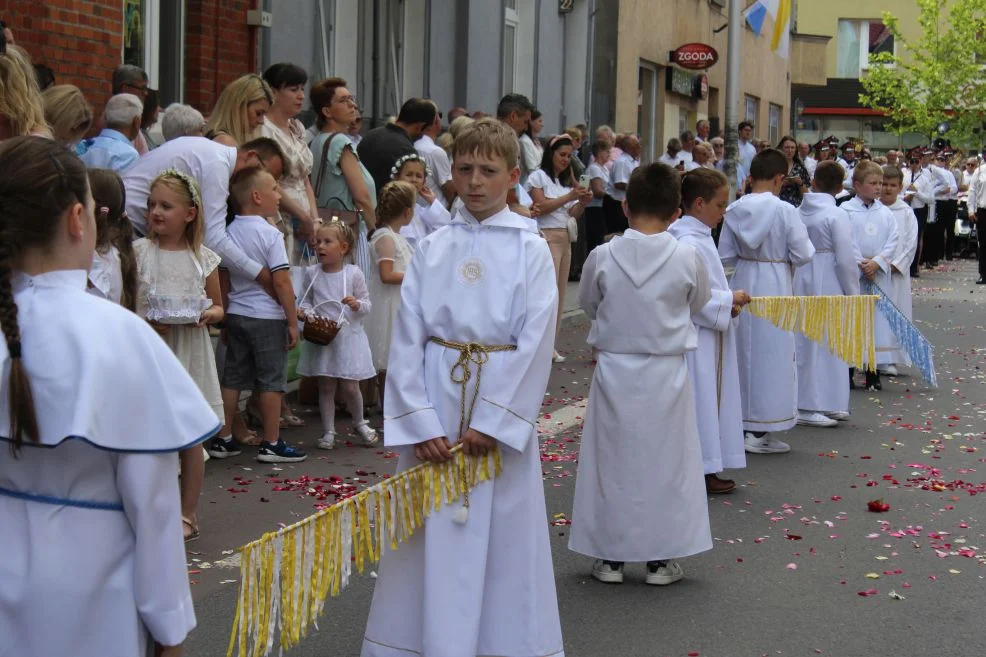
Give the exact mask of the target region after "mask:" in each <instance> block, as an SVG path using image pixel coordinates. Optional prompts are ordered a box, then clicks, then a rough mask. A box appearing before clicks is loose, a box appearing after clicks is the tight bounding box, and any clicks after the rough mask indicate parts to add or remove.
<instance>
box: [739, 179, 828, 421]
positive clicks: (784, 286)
mask: <svg viewBox="0 0 986 657" xmlns="http://www.w3.org/2000/svg"><path fill="white" fill-rule="evenodd" d="M814 254H815V247H813V246H812V245H811V240H809V239H808V232H807V231H806V230H805V225H804V224H803V223H802V222H801V219H800V218H799V217H798V211H797V210H795V209H794V207H793V206H792V205H790V204H789V203H785V202H784V201H782V200H780V199H779V198H777V197H776V196H774V195H773V194H770V193H769V192H760V193H756V194H747V195H746V196H744V197H742V198H741V199H739V200H738V201H736V202H734V203H732V204H731V205H730V206H729V208H728V209H727V210H726V217H725V219H724V220H723V227H722V234H721V236H720V237H719V257H720V258H721V259H722V262H723V264H724V265H727V266H729V265H735V267H736V270H735V271H734V272H733V277H732V279H731V280H730V282H729V287H730V289H733V290H746V291H747V292H748V293H749V294H750V295H751V296H754V297H765V296H789V295H791V294H793V271H792V270H793V268H794V267H800V266H801V265H803V264H805V263H807V262H810V261H811V258H812V256H813V255H814ZM736 355H737V362H738V364H739V373H740V398H741V400H742V402H743V426H744V428H745V429H746V430H747V431H785V430H787V429H790V428H791V427H793V426H794V425H795V423H796V422H797V419H798V398H797V397H798V373H797V371H796V369H795V361H794V334H792V333H787V332H785V331H782V330H781V329H779V328H777V327H775V326H774V325H773V324H771V323H770V322H768V321H766V320H762V319H758V318H756V317H753V316H752V315H750V314H749V313H747V312H743V313H741V314H740V316H739V322H738V324H737V329H736Z"/></svg>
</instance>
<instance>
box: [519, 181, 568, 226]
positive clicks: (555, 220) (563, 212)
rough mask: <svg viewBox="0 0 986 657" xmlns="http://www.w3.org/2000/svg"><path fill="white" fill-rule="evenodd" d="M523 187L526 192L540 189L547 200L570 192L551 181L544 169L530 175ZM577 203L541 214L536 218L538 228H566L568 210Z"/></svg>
mask: <svg viewBox="0 0 986 657" xmlns="http://www.w3.org/2000/svg"><path fill="white" fill-rule="evenodd" d="M524 186H525V187H526V188H527V190H528V191H530V190H532V189H540V190H541V191H542V192H544V196H545V198H549V199H555V198H561V197H562V196H565V195H566V194H568V193H569V192H570V191H572V188H571V187H568V186H566V185H562V184H561V183H558V182H555V181H554V180H552V179H551V177H550V176H549V175H548V174H547V173H546V172H545V171H544V169H538V170H537V171H535V172H533V173H531V175H530V176H529V177H528V178H527V184H526V185H524ZM577 202H578V201H569V202H568V203H565V204H564V205H563V206H561V207H560V208H555V210H553V211H552V212H549V213H548V214H542V215H541V216H539V217H538V218H537V221H538V228H567V227H568V210H569V208H571V207H572V206H573V205H575V204H576V203H577Z"/></svg>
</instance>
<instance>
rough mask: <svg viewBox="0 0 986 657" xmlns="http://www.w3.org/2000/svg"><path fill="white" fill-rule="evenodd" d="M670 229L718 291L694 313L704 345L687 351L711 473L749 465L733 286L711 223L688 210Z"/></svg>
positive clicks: (704, 456) (707, 468)
mask: <svg viewBox="0 0 986 657" xmlns="http://www.w3.org/2000/svg"><path fill="white" fill-rule="evenodd" d="M668 232H669V233H671V234H672V235H673V236H674V237H675V238H676V239H677V240H678V241H679V242H681V243H683V244H688V245H690V246H692V247H693V248H694V249H695V250H696V251H697V252H698V254H699V255H700V256H701V257H702V264H704V265H705V270H706V271H707V272H708V274H709V286H710V287H711V290H712V292H711V295H712V296H711V298H710V299H709V301H708V303H706V304H705V306H704V307H703V308H702V310H701V311H699V312H698V313H696V314H695V315H692V322H694V324H695V326H696V328H697V329H698V348H697V349H696V350H695V351H689V352H688V354H687V355H686V358H687V360H688V373H689V374H690V375H691V377H692V387H693V388H694V390H695V408H696V412H697V416H698V435H699V438H700V439H701V443H702V464H703V466H704V468H705V474H714V473H716V472H722V471H723V470H724V469H732V468H745V467H746V450H745V449H744V446H743V406H742V403H741V402H740V393H739V370H738V369H737V365H736V330H735V329H736V322H735V321H734V320H733V319H732V310H733V291H732V290H730V289H729V282H728V281H727V280H726V272H725V271H724V270H723V268H722V262H721V261H720V260H719V253H718V252H717V251H716V244H715V242H714V241H713V239H712V229H711V228H709V227H708V226H706V225H705V224H703V223H702V222H701V221H699V220H698V219H696V218H695V217H690V216H687V215H686V216H684V217H682V218H680V219H678V221H676V222H674V223H673V224H671V227H670V228H669V229H668Z"/></svg>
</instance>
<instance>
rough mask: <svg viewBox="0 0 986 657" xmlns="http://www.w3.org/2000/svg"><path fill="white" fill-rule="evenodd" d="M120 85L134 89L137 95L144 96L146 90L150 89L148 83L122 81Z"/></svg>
mask: <svg viewBox="0 0 986 657" xmlns="http://www.w3.org/2000/svg"><path fill="white" fill-rule="evenodd" d="M121 86H124V87H130V88H131V89H133V90H134V91H136V92H137V95H139V96H146V95H147V92H149V91H150V89H149V88H148V85H146V84H145V85H144V86H140V85H139V84H132V83H130V82H124V83H123V84H122V85H121Z"/></svg>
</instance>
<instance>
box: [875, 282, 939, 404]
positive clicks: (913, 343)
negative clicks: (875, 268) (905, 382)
mask: <svg viewBox="0 0 986 657" xmlns="http://www.w3.org/2000/svg"><path fill="white" fill-rule="evenodd" d="M861 282H862V283H863V287H865V288H868V289H866V290H861V291H862V292H864V293H866V294H875V295H877V296H878V297H880V298H879V300H878V301H877V302H876V309H877V311H879V312H880V313H882V314H883V316H884V318H886V320H887V323H888V324H889V325H890V331H891V333H893V334H894V337H895V338H897V341H898V342H899V343H900V348H901V349H902V350H903V351H904V353H906V354H907V356H908V358H910V359H911V362H912V363H913V364H914V367H916V368H917V369H918V371H919V372H921V378H923V379H924V380H925V381H926V382H927V383H928V385H930V386H931V387H932V388H937V387H938V377H937V376H936V375H935V349H934V347H933V346H932V345H931V343H930V342H928V339H927V338H926V337H924V335H922V334H921V331H919V330H918V329H917V327H916V326H914V324H912V323H911V321H910V320H909V319H907V317H905V316H904V313H902V312H901V311H900V308H898V307H897V305H896V304H895V303H894V302H893V301H892V300H891V299H890V297H888V296H887V293H886V292H884V291H883V288H881V287H880V286H879V285H877V284H876V283H873V282H872V281H861Z"/></svg>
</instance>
